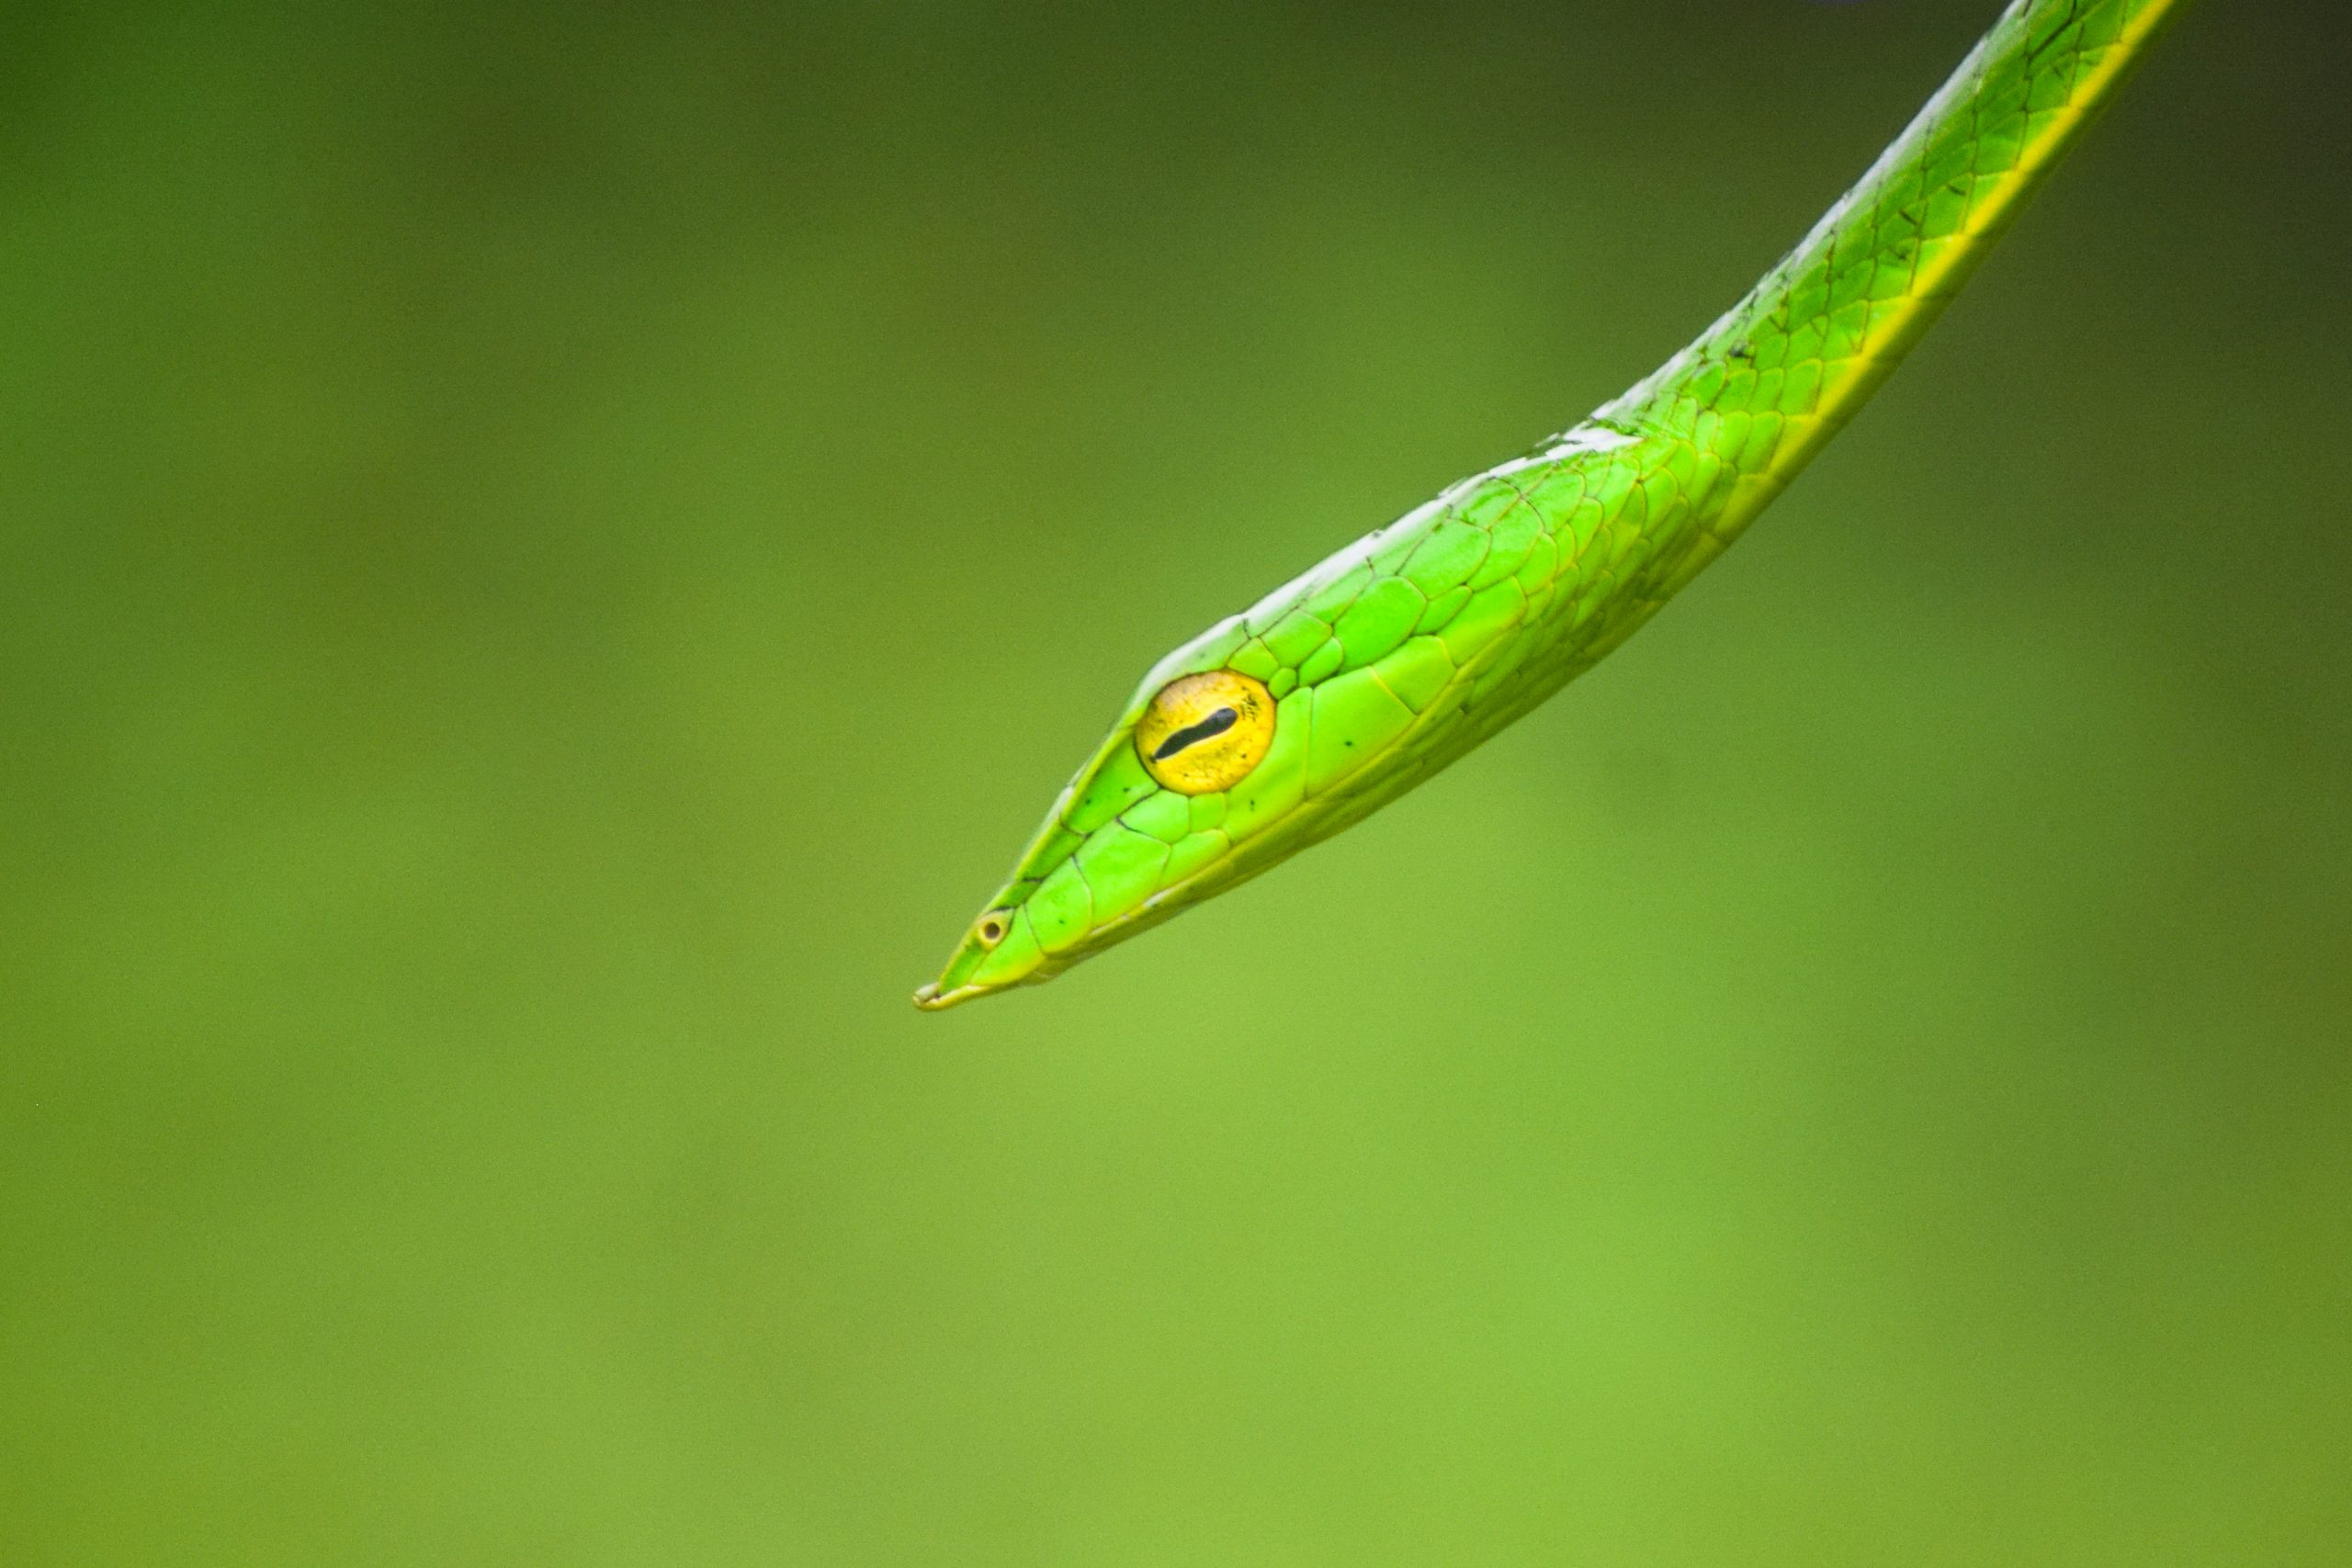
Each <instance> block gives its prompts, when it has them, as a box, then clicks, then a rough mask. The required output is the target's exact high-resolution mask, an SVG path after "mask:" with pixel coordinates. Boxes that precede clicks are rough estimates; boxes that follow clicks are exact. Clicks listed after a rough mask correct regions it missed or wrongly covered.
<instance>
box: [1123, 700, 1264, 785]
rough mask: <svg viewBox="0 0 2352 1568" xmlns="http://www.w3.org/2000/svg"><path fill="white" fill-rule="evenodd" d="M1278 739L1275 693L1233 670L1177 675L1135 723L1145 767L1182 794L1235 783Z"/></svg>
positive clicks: (1247, 774) (1248, 774) (1246, 773)
mask: <svg viewBox="0 0 2352 1568" xmlns="http://www.w3.org/2000/svg"><path fill="white" fill-rule="evenodd" d="M1273 739H1274V699H1273V694H1272V693H1270V692H1268V691H1267V690H1266V688H1265V687H1264V686H1263V685H1261V684H1260V683H1259V682H1256V681H1253V680H1251V679H1250V677H1249V676H1247V675H1244V674H1241V673H1239V672H1238V671H1232V670H1211V671H1206V672H1205V673H1204V674H1199V675H1180V676H1178V677H1177V678H1176V679H1175V680H1173V681H1170V682H1168V684H1166V685H1165V686H1162V687H1161V688H1159V695H1158V696H1156V697H1154V698H1152V699H1151V705H1150V706H1149V707H1148V708H1146V709H1144V713H1143V717H1142V718H1140V719H1138V720H1137V721H1136V754H1137V755H1138V756H1140V757H1142V759H1143V765H1144V768H1145V770H1146V771H1147V772H1148V773H1150V774H1151V776H1152V777H1153V778H1155V779H1158V780H1159V782H1160V783H1161V784H1165V785H1167V786H1168V787H1169V788H1170V789H1172V790H1174V791H1176V792H1177V793H1178V794H1179V795H1208V794H1211V793H1213V792H1215V791H1216V790H1221V789H1230V788H1232V787H1233V786H1234V785H1235V784H1239V783H1240V782H1241V781H1242V780H1243V779H1245V778H1247V777H1249V776H1250V769H1252V768H1254V767H1256V766H1257V765H1258V764H1259V763H1260V762H1261V761H1265V757H1266V748H1267V747H1268V746H1270V745H1272V743H1273Z"/></svg>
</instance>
